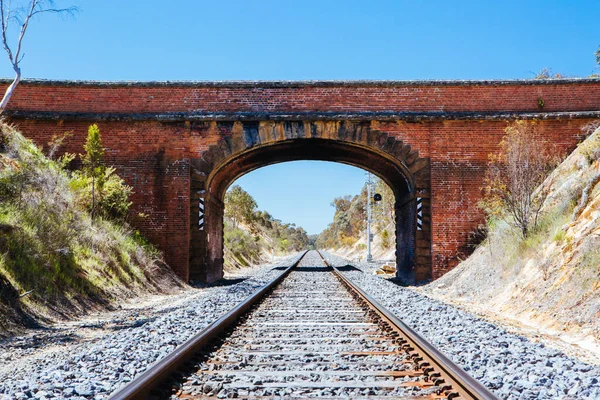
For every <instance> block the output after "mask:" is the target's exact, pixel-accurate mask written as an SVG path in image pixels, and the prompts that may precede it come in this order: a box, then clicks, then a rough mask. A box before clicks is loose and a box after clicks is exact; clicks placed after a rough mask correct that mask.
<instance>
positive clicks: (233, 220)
mask: <svg viewBox="0 0 600 400" xmlns="http://www.w3.org/2000/svg"><path fill="white" fill-rule="evenodd" d="M223 225H224V227H223V241H224V246H223V247H224V253H225V262H224V264H225V269H226V270H233V269H239V268H244V267H249V266H252V265H257V264H260V263H262V262H265V261H267V259H268V258H269V256H270V255H286V254H290V253H293V252H297V251H300V250H304V249H306V248H308V247H309V245H310V241H309V238H308V235H307V234H306V231H305V230H304V229H303V228H302V227H296V225H294V224H289V223H284V222H281V221H280V220H278V219H275V218H273V216H272V215H271V214H269V213H268V212H266V211H259V210H258V205H257V204H256V201H255V200H254V198H253V197H252V196H251V195H250V194H249V193H248V192H246V191H245V190H244V189H242V188H241V187H240V186H239V185H233V186H232V187H231V188H230V189H229V190H228V191H227V193H226V195H225V218H224V220H223Z"/></svg>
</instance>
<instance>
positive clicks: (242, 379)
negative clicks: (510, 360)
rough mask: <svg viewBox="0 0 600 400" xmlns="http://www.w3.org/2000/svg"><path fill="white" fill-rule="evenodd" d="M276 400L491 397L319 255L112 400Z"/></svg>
mask: <svg viewBox="0 0 600 400" xmlns="http://www.w3.org/2000/svg"><path fill="white" fill-rule="evenodd" d="M273 397H279V398H291V397H298V398H305V397H320V398H333V397H346V398H358V397H368V398H406V399H496V397H495V396H494V395H493V394H492V393H490V392H489V391H488V390H487V389H486V388H485V387H483V386H482V385H481V384H480V383H479V382H477V381H476V380H474V379H473V378H471V377H470V376H469V375H468V374H466V373H465V372H464V371H463V370H462V369H460V368H459V367H458V366H456V365H455V364H454V363H452V362H451V361H450V360H449V359H447V358H446V357H445V356H444V355H443V354H441V353H440V352H439V351H437V350H436V349H435V348H434V347H433V346H432V345H431V344H429V343H428V342H427V341H425V340H424V339H423V338H421V337H420V336H419V335H417V334H416V333H415V332H414V331H412V330H411V329H410V328H409V327H408V326H406V325H405V324H404V323H402V321H400V320H399V319H398V318H397V317H395V316H394V315H393V314H391V313H390V312H389V311H387V310H386V309H384V308H383V307H382V306H381V305H379V304H378V303H377V302H376V301H375V300H373V299H372V298H371V297H370V296H368V295H367V294H366V293H364V292H363V291H362V290H361V289H360V288H358V287H357V286H356V285H355V284H354V283H353V282H351V281H350V280H349V279H347V278H346V277H345V276H344V275H343V273H342V272H340V271H339V270H338V269H336V268H333V267H331V266H330V265H328V264H327V262H326V261H325V259H324V258H323V257H322V256H321V255H320V253H318V252H316V251H313V252H308V253H305V254H304V255H303V256H302V257H301V258H300V259H299V260H298V262H297V263H296V264H295V265H293V266H291V267H289V268H287V269H285V270H283V271H282V273H281V275H279V276H278V277H277V278H275V279H274V280H272V281H271V282H269V283H268V284H267V285H265V287H263V288H262V289H261V290H259V291H258V292H257V293H255V294H254V295H252V296H251V297H250V298H248V299H247V300H246V301H244V302H243V303H241V304H240V305H238V306H237V307H236V309H234V310H232V311H231V312H230V313H228V314H227V315H225V316H223V317H222V318H220V319H219V320H218V321H216V322H215V323H213V324H212V325H210V326H209V327H207V328H206V329H205V330H203V331H202V332H201V333H199V334H198V335H196V336H195V337H193V338H192V339H190V340H189V341H188V342H186V343H185V344H184V345H182V346H180V347H179V348H177V349H176V350H175V352H173V353H172V354H171V355H169V356H168V357H167V358H165V359H164V360H162V361H160V362H159V363H157V364H156V365H154V366H153V367H151V368H150V369H149V370H148V371H146V372H145V373H144V374H142V375H141V376H140V377H138V378H136V379H135V380H134V381H132V382H131V383H130V384H129V385H128V386H126V387H124V388H123V389H121V390H120V391H118V392H117V393H115V394H113V396H112V397H111V398H112V399H147V398H170V399H204V398H253V399H254V398H273Z"/></svg>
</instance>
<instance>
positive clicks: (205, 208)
mask: <svg viewBox="0 0 600 400" xmlns="http://www.w3.org/2000/svg"><path fill="white" fill-rule="evenodd" d="M236 124H237V126H236ZM319 124H322V125H321V126H319ZM315 125H316V126H315ZM315 128H316V129H315ZM319 128H321V129H319ZM331 128H332V124H331V123H327V122H322V123H319V122H314V121H313V122H304V121H300V122H295V123H290V122H287V121H286V122H273V121H265V122H261V123H240V122H237V123H235V124H233V125H232V126H231V134H230V135H223V136H222V138H221V139H220V140H219V142H218V143H217V144H215V145H213V146H211V147H210V148H209V149H208V150H207V151H205V152H204V153H203V154H202V158H201V159H197V160H191V165H192V168H191V169H192V171H191V179H190V182H191V186H192V187H191V194H192V196H191V197H192V198H193V199H192V203H191V209H190V217H191V218H190V220H191V228H190V229H191V234H190V263H189V266H190V279H192V280H200V281H204V282H211V281H215V280H217V279H220V278H221V277H222V276H223V214H224V202H223V200H224V196H225V192H226V190H227V188H228V187H229V186H230V185H231V184H232V183H233V182H234V181H235V180H236V179H237V178H239V177H241V176H242V175H244V174H246V173H248V172H251V171H253V170H256V169H258V168H261V167H264V166H267V165H272V164H277V163H282V162H287V161H299V160H318V161H333V162H339V163H343V164H348V165H352V166H355V167H359V168H362V169H364V170H367V171H369V172H372V173H373V174H375V175H377V176H378V177H380V178H381V179H382V180H383V181H384V182H386V184H388V185H389V186H390V188H391V189H392V191H393V192H394V196H395V215H396V265H397V267H398V268H397V271H398V272H397V275H398V276H399V277H400V278H403V280H405V281H407V282H414V281H420V280H425V279H429V278H430V277H431V260H430V258H431V257H430V254H431V253H430V248H429V247H430V245H429V243H430V240H426V241H425V246H423V245H421V246H418V242H420V241H421V242H422V239H423V237H424V234H423V233H424V232H422V231H423V221H424V218H423V207H422V197H419V196H422V195H423V193H428V185H427V184H428V182H429V179H428V177H429V160H428V159H424V158H419V157H418V154H417V153H416V152H415V151H412V150H411V146H410V145H408V144H405V143H403V142H402V141H401V140H400V139H397V138H396V137H394V136H391V135H388V134H387V133H385V132H380V131H377V130H373V129H371V128H370V125H369V124H365V123H351V122H346V121H341V122H337V123H335V124H333V128H334V129H331ZM265 131H267V132H266V133H265ZM319 131H321V132H324V133H326V134H322V135H318V133H319ZM307 132H309V134H308V135H307V134H306V133H307ZM315 132H317V133H316V134H315ZM269 133H272V134H271V135H269ZM423 186H427V187H426V188H425V189H424V188H423ZM194 195H196V196H195V197H194ZM427 200H428V199H427ZM419 201H421V202H419ZM419 218H420V221H421V222H420V223H419V221H418V220H419ZM419 230H420V231H421V232H418V231H419ZM428 233H429V230H427V232H425V234H428ZM419 237H421V240H419Z"/></svg>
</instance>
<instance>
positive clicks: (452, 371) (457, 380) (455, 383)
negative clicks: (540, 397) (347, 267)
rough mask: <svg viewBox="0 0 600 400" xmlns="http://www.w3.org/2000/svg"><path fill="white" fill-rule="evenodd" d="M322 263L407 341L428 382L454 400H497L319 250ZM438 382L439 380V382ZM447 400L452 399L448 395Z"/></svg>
mask: <svg viewBox="0 0 600 400" xmlns="http://www.w3.org/2000/svg"><path fill="white" fill-rule="evenodd" d="M317 252H318V253H319V255H320V256H321V258H322V259H323V262H324V263H325V265H327V266H328V267H330V268H332V269H333V271H334V273H335V274H336V275H337V277H338V278H339V279H340V280H341V281H342V282H343V283H344V284H345V285H346V287H348V289H350V291H352V292H354V293H355V294H356V295H357V296H358V297H359V298H361V299H362V300H363V301H365V302H366V303H367V304H368V305H369V306H370V307H371V308H372V309H373V311H375V312H376V313H377V314H378V315H379V316H380V318H381V319H383V320H384V321H386V322H387V323H388V324H389V325H390V326H391V327H392V328H393V329H394V330H395V331H396V332H397V333H398V334H399V335H400V336H401V337H402V338H403V339H405V340H406V341H407V344H408V346H409V348H413V349H414V351H415V355H417V354H418V356H416V357H421V358H422V360H415V361H416V362H418V363H419V364H420V365H421V366H422V367H423V369H424V370H426V371H428V374H429V375H430V379H435V380H436V381H437V382H438V383H442V386H446V385H447V386H446V388H448V389H449V390H450V391H451V392H455V394H454V397H460V398H464V399H478V400H498V397H497V396H496V395H494V394H493V393H492V392H490V391H489V390H488V389H487V388H486V387H485V386H483V385H482V384H481V383H480V382H478V381H477V380H475V379H474V378H473V377H472V376H471V375H469V374H468V373H467V372H466V371H465V370H463V369H462V368H461V367H459V366H458V365H456V364H455V363H454V362H453V361H452V360H450V359H449V358H448V357H446V356H445V355H444V354H443V353H441V352H440V351H439V350H438V349H436V348H435V347H434V346H433V345H432V344H431V343H429V342H428V341H427V340H425V339H424V338H423V337H422V336H421V335H419V334H418V333H417V332H415V331H414V330H413V329H412V328H410V327H409V326H408V325H406V324H405V323H404V322H402V321H401V320H400V319H399V318H398V317H396V316H395V315H394V314H393V313H392V312H391V311H389V310H388V309H386V308H385V307H384V306H383V305H381V304H380V303H379V302H378V301H377V300H375V299H374V298H373V297H371V296H370V295H368V294H367V293H365V292H364V291H363V290H362V289H361V288H359V287H358V286H357V285H356V284H355V283H354V282H352V281H351V280H350V279H349V278H347V277H346V276H344V274H343V273H342V272H340V271H339V270H338V269H337V268H336V267H334V266H333V265H331V264H330V263H329V262H328V261H327V260H326V259H325V257H323V255H322V254H321V252H320V251H317ZM440 379H442V380H441V381H440ZM449 398H453V397H452V396H449Z"/></svg>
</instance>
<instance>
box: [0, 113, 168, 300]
mask: <svg viewBox="0 0 600 400" xmlns="http://www.w3.org/2000/svg"><path fill="white" fill-rule="evenodd" d="M69 159H72V157H70V156H68V155H67V156H63V157H59V158H58V159H57V160H51V159H49V158H47V157H45V156H44V154H43V153H42V152H41V151H40V149H38V148H37V147H36V146H35V145H34V144H33V143H32V142H31V141H29V140H27V139H25V138H24V137H23V136H22V135H21V134H19V133H18V132H16V131H15V130H14V129H13V128H11V127H9V126H7V125H0V254H2V255H1V256H0V278H1V279H2V280H6V281H8V282H9V283H10V285H11V286H12V287H13V288H14V289H15V290H16V291H17V292H20V293H23V292H28V291H30V290H33V292H32V293H31V294H30V295H29V296H27V297H26V298H24V299H23V300H22V302H24V304H29V305H32V304H35V305H36V307H37V308H38V309H39V308H40V307H46V308H47V307H51V308H56V307H58V308H64V307H67V308H68V307H77V308H78V309H81V307H82V306H83V305H84V304H86V302H88V301H90V300H93V301H95V302H96V303H100V304H102V303H104V302H107V301H109V300H110V299H112V298H115V296H117V295H118V294H119V293H131V292H130V290H131V289H132V288H134V287H139V288H142V287H143V288H148V289H150V288H152V287H154V286H153V285H152V284H151V282H152V281H151V279H153V278H152V277H153V276H157V277H158V276H159V274H156V270H158V269H162V268H163V267H162V265H163V264H162V261H161V260H160V259H159V258H158V256H159V255H158V252H156V250H154V249H152V248H151V247H150V246H149V245H147V244H143V243H141V241H140V240H139V239H138V236H137V235H135V234H134V233H132V232H131V231H130V230H129V228H128V227H127V226H123V225H119V224H115V223H113V222H110V221H107V220H104V219H102V218H98V219H97V221H96V222H95V226H92V219H91V216H90V214H89V212H88V210H87V209H86V207H82V206H81V204H80V199H79V194H80V193H79V191H77V190H74V189H73V185H74V182H78V180H79V177H74V178H72V177H71V176H70V175H69V173H68V172H67V171H66V170H65V169H64V167H65V165H66V164H67V163H68V162H67V161H68V160H69ZM107 172H110V173H109V177H108V179H107V184H106V188H108V187H110V186H111V185H112V184H113V183H115V182H116V183H115V184H116V185H117V186H119V185H121V181H120V178H118V177H117V176H116V174H114V170H112V169H107ZM109 182H111V183H109ZM119 190H120V188H119ZM119 190H116V191H117V192H119ZM107 191H108V189H107ZM119 193H120V194H119V196H122V194H121V193H122V192H119ZM117 197H118V196H117ZM107 199H111V196H105V201H107ZM121 200H122V199H120V200H119V201H118V202H121ZM109 203H111V204H112V203H115V201H114V200H110V201H109ZM104 208H105V206H103V209H104ZM106 209H107V210H109V209H112V208H111V207H109V206H106ZM121 211H122V210H121ZM163 276H164V275H163ZM55 311H56V310H55Z"/></svg>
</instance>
